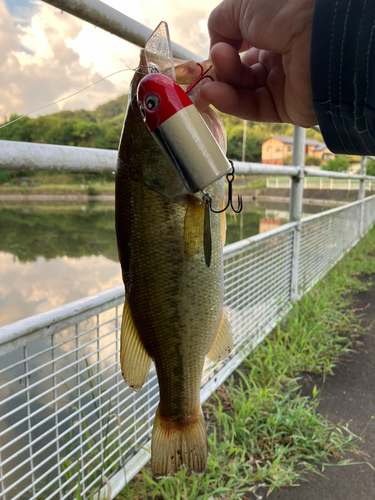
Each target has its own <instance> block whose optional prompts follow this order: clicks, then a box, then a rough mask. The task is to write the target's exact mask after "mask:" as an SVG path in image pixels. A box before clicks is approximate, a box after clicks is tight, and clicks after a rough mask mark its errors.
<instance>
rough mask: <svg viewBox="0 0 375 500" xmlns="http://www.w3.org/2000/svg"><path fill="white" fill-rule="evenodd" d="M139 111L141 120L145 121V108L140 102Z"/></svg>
mask: <svg viewBox="0 0 375 500" xmlns="http://www.w3.org/2000/svg"><path fill="white" fill-rule="evenodd" d="M139 110H140V112H141V115H142V118H143V119H144V120H145V119H146V111H145V108H144V106H143V104H142V103H141V102H140V103H139Z"/></svg>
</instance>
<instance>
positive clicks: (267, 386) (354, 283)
mask: <svg viewBox="0 0 375 500" xmlns="http://www.w3.org/2000/svg"><path fill="white" fill-rule="evenodd" d="M374 248H375V228H374V229H373V230H372V231H371V232H370V233H369V234H368V235H367V236H366V237H365V238H364V240H363V241H362V242H361V243H360V244H359V245H357V247H356V248H355V249H354V250H352V251H351V252H350V253H349V254H348V255H347V256H345V257H344V259H342V260H341V261H340V262H339V263H338V264H337V265H336V266H335V268H334V269H333V270H331V271H330V272H329V273H328V275H327V276H326V277H325V278H324V279H323V280H321V282H319V283H318V284H317V285H316V286H315V287H314V288H313V289H312V290H311V291H310V292H309V293H308V294H307V295H306V296H304V297H303V298H302V299H301V301H300V302H299V303H298V304H297V305H296V306H295V307H294V308H293V310H292V311H291V312H290V313H289V315H288V316H287V317H286V318H285V319H284V320H283V321H282V322H281V324H280V325H279V326H278V327H277V328H276V329H275V331H274V332H273V334H272V335H270V336H269V337H268V338H267V339H266V340H265V341H264V342H263V343H262V344H260V345H259V346H258V347H257V348H256V350H255V351H254V352H253V353H252V354H251V355H250V356H249V358H248V359H246V360H245V362H244V363H243V364H242V365H241V367H240V369H239V370H238V371H237V372H236V373H234V374H233V375H232V376H231V377H230V378H229V379H228V380H227V382H226V383H225V384H224V385H223V386H222V387H220V388H219V389H218V391H217V392H216V394H215V395H213V396H212V397H211V398H210V400H209V401H208V402H207V403H206V404H205V405H204V412H205V415H206V420H207V427H208V435H209V438H208V439H209V448H210V454H209V458H208V463H207V469H206V472H205V474H204V475H201V476H195V475H191V474H188V473H187V472H186V470H185V469H182V470H181V471H180V472H179V473H178V474H177V475H176V476H174V477H167V478H164V479H161V480H158V481H155V480H154V479H153V478H152V475H151V473H150V469H149V467H146V468H145V469H144V470H143V471H142V472H140V473H139V474H138V475H137V476H136V477H135V478H134V480H133V481H131V482H130V483H129V484H128V485H127V486H126V488H125V489H124V490H123V492H122V493H121V494H119V495H118V496H117V497H116V498H117V500H120V499H121V500H125V499H126V500H127V499H132V500H141V499H155V500H167V499H168V500H169V499H172V498H173V499H181V500H188V499H189V500H208V499H209V498H210V497H211V496H213V497H215V498H225V499H230V500H232V499H233V500H235V499H241V498H245V497H243V495H244V493H245V492H248V491H249V490H250V489H252V488H254V487H256V485H257V484H259V483H260V482H262V483H263V482H266V483H267V484H268V486H269V488H270V491H273V490H274V489H277V488H279V487H281V486H287V485H292V484H296V483H298V482H301V481H303V480H305V477H306V476H305V475H304V474H305V473H306V472H307V471H308V472H315V473H317V474H321V473H322V472H321V471H322V466H324V464H326V463H328V461H330V460H331V459H332V458H336V465H348V464H349V463H351V462H350V461H348V460H347V459H345V460H344V459H343V458H342V457H343V455H344V453H345V452H348V451H351V452H353V460H354V461H355V462H356V460H355V459H356V455H355V454H356V453H358V454H359V456H361V455H360V452H358V449H357V447H356V444H357V443H358V438H357V437H356V436H354V435H353V434H352V433H351V432H350V429H349V426H348V424H342V425H335V424H333V423H331V422H329V421H327V420H326V419H325V418H324V417H323V416H322V415H320V414H319V412H318V410H317V406H318V402H319V392H318V390H317V389H316V387H314V389H313V391H312V395H311V397H306V396H302V395H301V391H300V383H301V377H302V375H303V373H305V372H308V373H314V374H322V376H323V378H325V377H327V376H329V375H333V373H334V368H335V365H336V363H337V361H338V359H339V358H340V357H342V356H345V355H347V354H348V353H350V352H352V343H353V340H354V339H355V338H356V337H357V336H358V335H359V334H362V333H364V330H363V329H362V328H361V325H360V320H359V319H358V317H356V316H355V314H354V312H353V308H355V301H354V297H353V293H354V292H358V291H364V290H367V289H369V287H371V284H372V282H371V275H373V274H375V259H374V257H375V251H374ZM360 275H362V276H363V275H365V276H367V278H366V277H365V278H364V279H361V280H358V279H357V277H358V276H360ZM360 460H361V459H360ZM331 463H332V462H331Z"/></svg>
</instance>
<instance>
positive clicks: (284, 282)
mask: <svg viewBox="0 0 375 500" xmlns="http://www.w3.org/2000/svg"><path fill="white" fill-rule="evenodd" d="M49 3H52V4H53V5H56V6H58V7H59V8H62V9H64V7H65V6H66V5H68V4H69V5H73V7H74V5H79V6H80V7H85V6H86V7H88V6H90V5H91V6H92V5H93V3H94V2H93V0H91V1H90V2H87V1H86V2H83V1H82V0H74V2H73V1H69V2H68V1H65V0H64V1H63V0H53V1H51V2H49ZM95 4H97V6H98V8H99V7H100V8H102V6H101V5H99V4H100V2H97V0H95ZM81 10H83V11H85V9H84V8H83V9H81ZM86 10H87V9H86ZM89 10H90V9H89ZM91 10H92V9H91ZM94 10H95V9H94ZM105 12H106V13H107V14H108V10H106V11H105ZM73 13H74V14H75V15H76V14H77V12H73ZM107 14H106V15H105V16H104V14H103V12H102V15H100V16H99V17H100V18H101V19H103V16H104V17H106V23H107V24H105V26H104V25H103V26H102V27H104V28H105V29H108V30H109V31H111V29H112V28H111V26H112V25H113V23H120V24H121V23H123V22H125V23H126V22H127V21H126V20H124V19H123V18H122V20H121V21H119V20H118V18H116V19H115V18H112V21H111V15H112V14H113V12H112V14H108V15H107ZM93 15H97V13H95V12H94V14H93ZM115 17H116V16H115ZM120 17H121V16H120ZM108 23H109V24H110V25H111V26H109V28H108ZM98 25H99V24H98ZM112 27H113V26H112ZM114 31H115V30H112V31H111V32H114ZM120 31H121V30H120V29H119V32H120ZM125 31H126V30H125ZM125 31H124V30H122V31H121V33H122V35H123V34H124V32H125ZM122 35H121V36H122ZM294 146H295V147H294V155H293V165H295V166H291V167H283V166H282V167H278V166H272V165H261V164H254V163H240V162H236V163H235V168H236V171H237V173H239V174H244V175H252V174H259V173H261V174H265V175H278V176H280V175H285V176H290V178H291V202H290V213H289V219H290V222H289V223H287V224H285V225H284V226H282V227H279V228H277V229H274V230H272V231H269V232H267V233H263V234H261V235H257V236H254V237H252V238H248V239H246V240H242V241H239V242H237V243H234V244H232V245H229V246H227V247H226V248H225V249H224V275H225V290H226V295H225V307H226V308H227V310H228V312H229V314H230V321H231V324H232V328H233V333H234V337H235V349H234V351H233V352H232V353H231V355H230V356H229V357H228V358H227V359H226V360H225V361H224V362H221V363H220V364H218V365H214V364H213V363H211V362H209V361H207V362H206V364H205V369H204V373H203V379H202V389H201V400H202V402H203V401H205V400H206V399H207V398H208V397H209V396H210V394H212V392H213V391H214V390H215V389H216V388H217V387H219V386H220V385H221V384H222V382H223V381H224V380H225V379H226V378H227V377H228V376H229V374H231V373H232V372H233V371H234V370H235V369H236V367H237V366H238V365H239V364H240V363H241V362H242V360H243V359H244V357H246V356H247V355H248V353H249V352H250V351H251V350H252V349H254V347H255V346H256V345H257V344H258V343H259V342H260V341H261V340H262V339H263V338H264V337H265V336H266V335H267V334H268V333H269V332H270V331H271V330H272V329H273V328H274V327H275V325H276V324H277V322H278V321H280V319H281V318H282V317H283V316H285V314H286V313H287V312H288V311H289V310H290V308H291V307H292V304H293V302H295V301H296V300H298V298H299V297H300V296H301V295H302V294H304V293H306V292H307V291H308V290H309V289H310V288H311V287H312V286H313V285H314V284H315V283H316V282H317V281H318V280H319V279H320V278H321V277H322V276H323V275H324V274H325V273H326V272H327V271H328V270H329V269H330V268H331V267H332V266H333V265H334V264H335V263H336V262H337V261H338V260H339V259H340V258H341V257H342V256H343V255H344V254H345V253H346V252H347V251H348V250H350V249H351V248H352V247H353V246H354V245H355V244H356V243H357V242H358V241H359V240H360V239H361V237H362V236H363V235H364V234H365V233H366V231H368V230H369V229H370V227H371V226H372V225H373V224H374V221H375V196H371V197H368V198H365V193H364V188H365V181H366V179H367V180H370V179H371V180H375V178H370V177H368V176H366V175H365V162H364V161H362V168H361V173H360V175H359V176H347V175H345V174H336V173H334V172H326V173H325V176H326V177H332V178H356V179H358V180H359V200H358V201H356V202H354V203H351V204H348V205H346V206H343V207H340V208H335V209H333V210H329V211H326V212H323V213H320V214H318V215H314V216H312V217H308V218H305V219H302V220H301V214H302V199H303V180H304V178H305V176H316V174H315V173H314V172H313V171H311V170H309V169H305V168H304V166H303V156H304V131H303V130H302V129H298V128H296V129H295V136H294ZM0 149H1V151H2V154H1V155H0V169H1V168H2V169H23V170H26V169H28V168H32V169H35V168H38V169H47V168H52V169H65V170H72V171H77V170H80V171H82V170H84V171H87V170H92V169H95V170H108V169H110V170H114V169H115V163H116V153H115V152H113V151H102V150H100V152H99V150H91V149H90V150H87V149H85V148H69V147H63V146H46V145H38V144H22V143H14V142H12V143H8V142H7V141H1V142H0ZM77 153H78V156H77ZM46 154H48V159H46ZM123 301H124V289H123V287H122V286H119V287H116V288H114V289H112V290H108V291H106V292H103V293H99V294H97V295H94V296H91V297H86V298H85V299H82V300H79V301H76V302H73V303H71V304H67V305H65V306H62V307H59V308H57V309H54V310H52V311H49V312H46V313H42V314H39V315H36V316H34V317H31V318H26V319H24V320H21V321H18V322H16V323H13V324H11V325H7V326H5V327H2V328H0V416H1V419H0V497H1V499H2V500H17V499H23V498H28V499H35V500H36V499H38V500H40V499H43V500H51V499H56V500H57V499H61V500H63V499H73V498H78V496H79V495H80V498H90V499H91V498H106V499H107V498H114V497H115V496H116V495H117V494H118V493H119V492H120V491H121V489H122V488H123V487H124V486H125V484H126V483H127V482H129V481H130V480H131V479H132V478H133V477H134V475H135V474H136V473H137V472H138V471H139V470H140V468H141V467H142V466H143V465H144V464H145V463H146V462H147V461H148V460H149V457H150V455H149V450H150V436H151V430H152V422H153V417H154V414H155V410H156V407H157V404H158V386H157V378H156V374H155V370H154V369H152V370H151V372H150V374H149V377H148V379H147V382H146V384H145V386H144V387H143V389H142V390H141V391H140V392H139V393H137V394H134V393H133V392H132V391H131V390H130V389H129V388H128V387H127V386H126V384H125V383H124V382H123V380H122V376H121V371H120V367H119V349H120V344H119V343H120V324H121V312H122V307H123Z"/></svg>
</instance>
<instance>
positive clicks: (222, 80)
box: [201, 0, 317, 127]
mask: <svg viewBox="0 0 375 500" xmlns="http://www.w3.org/2000/svg"><path fill="white" fill-rule="evenodd" d="M314 3H315V0H224V1H223V2H222V3H221V4H220V5H218V6H217V7H216V8H215V9H214V10H213V11H212V12H211V15H210V17H209V20H208V29H209V33H210V37H211V47H212V49H211V59H212V62H213V65H214V67H215V70H216V76H217V79H218V81H217V82H208V83H206V84H205V85H203V86H202V90H201V96H202V98H203V99H205V100H206V101H208V102H210V103H212V104H213V105H214V106H215V107H216V108H217V109H219V110H220V111H222V112H224V113H228V114H231V115H235V116H238V117H239V118H244V119H248V120H254V121H266V122H287V123H293V124H295V125H299V126H302V127H311V126H312V125H315V124H316V123H317V120H316V117H315V114H314V111H313V107H312V102H311V101H312V92H311V82H310V47H311V31H312V19H313V10H314ZM244 50H246V53H245V54H244V55H243V57H242V60H241V59H240V57H239V55H238V51H244Z"/></svg>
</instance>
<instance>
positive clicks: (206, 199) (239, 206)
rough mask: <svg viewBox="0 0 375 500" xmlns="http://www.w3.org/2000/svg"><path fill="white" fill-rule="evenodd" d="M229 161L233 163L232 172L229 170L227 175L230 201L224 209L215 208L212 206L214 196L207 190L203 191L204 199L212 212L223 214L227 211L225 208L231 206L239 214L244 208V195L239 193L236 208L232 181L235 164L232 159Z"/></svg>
mask: <svg viewBox="0 0 375 500" xmlns="http://www.w3.org/2000/svg"><path fill="white" fill-rule="evenodd" d="M228 161H229V163H230V164H231V165H232V170H231V172H229V173H228V174H227V175H226V178H227V181H228V202H227V204H226V206H225V207H224V208H223V209H222V210H214V209H213V208H212V198H211V196H210V195H209V194H207V193H206V192H205V191H202V193H203V195H204V196H203V201H204V203H207V204H208V206H209V207H210V210H211V212H213V213H214V214H221V213H222V212H225V210H226V209H227V208H228V207H229V205H230V207H231V209H232V210H233V212H235V213H236V214H239V213H240V212H241V210H242V208H243V204H242V196H240V195H238V208H237V209H235V208H234V206H233V192H232V183H233V181H234V173H235V170H234V165H233V162H232V160H228Z"/></svg>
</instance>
